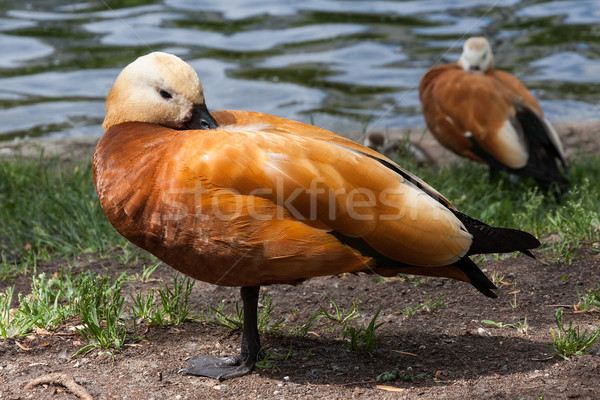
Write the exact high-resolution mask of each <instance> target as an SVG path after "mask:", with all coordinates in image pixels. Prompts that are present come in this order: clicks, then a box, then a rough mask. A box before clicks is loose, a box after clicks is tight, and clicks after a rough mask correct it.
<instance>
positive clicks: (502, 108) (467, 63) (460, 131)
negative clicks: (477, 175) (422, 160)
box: [419, 37, 569, 192]
mask: <svg viewBox="0 0 600 400" xmlns="http://www.w3.org/2000/svg"><path fill="white" fill-rule="evenodd" d="M492 63H493V55H492V50H491V48H490V45H489V43H488V41H487V40H486V39H485V38H482V37H473V38H470V39H468V40H467V41H466V42H465V44H464V48H463V53H462V55H461V57H460V59H459V61H458V62H457V63H454V64H444V65H438V66H436V67H433V68H431V69H430V70H429V71H427V73H426V74H425V75H424V76H423V78H422V79H421V83H420V86H419V97H420V99H421V105H422V109H423V115H424V117H425V122H426V124H427V127H428V128H429V130H430V131H431V133H432V134H433V135H434V136H435V138H436V139H437V140H438V141H439V142H440V143H441V144H442V145H444V146H445V147H447V148H448V149H450V150H452V151H453V152H455V153H456V154H458V155H461V156H464V157H468V158H471V159H473V160H475V161H479V162H482V163H486V164H488V165H489V166H490V172H492V173H494V172H495V171H496V170H506V171H508V172H510V173H513V174H516V175H521V176H526V177H532V178H534V179H535V180H536V181H537V183H538V184H539V186H540V187H541V188H542V189H544V190H549V189H550V190H554V191H557V192H564V191H565V190H566V189H567V188H568V186H569V181H568V180H567V178H566V177H565V176H564V175H563V173H562V172H561V168H560V167H559V163H560V164H561V165H562V168H564V169H565V170H566V162H565V156H564V152H563V148H562V145H561V142H560V138H559V137H558V134H557V133H556V131H555V130H554V129H553V128H552V125H551V124H550V122H548V120H547V119H546V118H545V117H544V113H543V112H542V109H541V108H540V105H539V104H538V102H537V100H536V99H535V97H533V95H532V94H531V92H529V91H528V90H527V88H526V87H525V86H524V85H523V84H522V83H521V82H520V81H519V80H518V79H517V78H515V77H514V76H512V75H510V74H508V73H506V72H503V71H499V70H495V69H492Z"/></svg>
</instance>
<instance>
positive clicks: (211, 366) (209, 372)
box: [180, 355, 255, 381]
mask: <svg viewBox="0 0 600 400" xmlns="http://www.w3.org/2000/svg"><path fill="white" fill-rule="evenodd" d="M187 361H188V362H189V363H190V366H189V367H187V368H184V369H182V370H181V371H180V373H182V374H185V375H195V376H207V377H209V378H214V379H218V380H219V381H222V380H225V379H231V378H237V377H240V376H244V375H247V374H249V373H250V372H252V370H253V369H254V364H255V360H252V359H251V358H250V357H246V358H245V359H244V357H242V356H241V355H239V356H233V357H215V356H209V355H206V356H197V357H190V358H189V359H188V360H187Z"/></svg>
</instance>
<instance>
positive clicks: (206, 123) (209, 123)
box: [185, 104, 219, 129]
mask: <svg viewBox="0 0 600 400" xmlns="http://www.w3.org/2000/svg"><path fill="white" fill-rule="evenodd" d="M218 126H219V125H218V124H217V121H215V119H214V118H213V117H212V115H210V113H209V112H208V108H206V104H199V105H195V106H194V108H193V109H192V116H191V117H190V119H189V120H187V121H186V122H185V127H186V128H187V129H216V128H218Z"/></svg>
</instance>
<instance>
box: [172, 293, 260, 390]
mask: <svg viewBox="0 0 600 400" xmlns="http://www.w3.org/2000/svg"><path fill="white" fill-rule="evenodd" d="M259 289H260V287H259V286H253V287H243V288H242V289H241V291H240V294H241V295H242V302H243V304H244V330H243V332H242V351H241V354H240V355H237V356H231V357H215V356H210V355H205V356H197V357H190V358H188V362H189V363H190V366H189V367H188V368H184V369H182V370H180V371H179V372H180V373H182V374H185V375H195V376H207V377H209V378H215V379H218V380H220V381H222V380H224V379H231V378H237V377H240V376H243V375H247V374H249V373H250V372H252V370H253V369H254V365H255V364H256V360H257V357H260V358H262V351H261V347H260V337H259V335H258V327H257V325H256V317H257V306H258V291H259Z"/></svg>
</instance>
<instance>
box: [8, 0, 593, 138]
mask: <svg viewBox="0 0 600 400" xmlns="http://www.w3.org/2000/svg"><path fill="white" fill-rule="evenodd" d="M474 35H484V36H486V37H488V39H489V40H490V42H491V44H492V47H493V49H494V53H495V65H496V66H497V67H498V68H501V69H505V70H507V71H509V72H511V73H513V74H515V75H517V76H518V77H520V78H521V79H522V80H523V81H524V82H525V83H526V85H527V86H528V87H529V88H530V89H531V90H532V91H533V92H534V94H535V95H536V96H537V97H538V99H539V100H540V101H541V104H542V107H543V108H544V110H545V112H546V114H547V115H548V117H549V119H550V120H551V121H574V120H597V119H600V106H599V104H600V1H598V0H594V1H592V0H581V1H550V2H543V1H519V0H503V1H499V0H494V1H486V0H461V1H456V0H428V1H371V0H363V1H361V0H353V1H350V0H302V1H294V0H164V1H144V0H100V1H93V0H92V1H88V2H72V1H61V0H54V1H47V0H36V1H24V0H3V1H2V2H1V3H0V122H1V123H0V140H11V139H14V138H22V137H39V136H62V137H65V136H88V135H89V136H100V135H101V134H102V128H101V126H100V125H101V122H102V120H103V117H104V100H103V99H104V98H105V96H106V94H107V93H108V90H109V89H110V87H111V85H112V83H113V82H114V79H115V78H116V76H117V74H118V73H119V71H120V70H121V69H122V68H123V67H124V66H125V65H127V64H128V63H129V62H131V61H133V60H134V59H135V58H136V57H137V56H140V55H143V54H146V53H148V52H150V51H156V50H160V51H167V52H171V53H174V54H177V55H179V56H180V57H182V58H183V59H185V60H186V61H189V62H190V64H191V65H192V66H193V67H194V68H195V69H196V71H197V72H198V75H199V76H200V79H201V80H202V81H203V84H204V88H205V94H206V98H207V104H208V106H209V108H210V109H213V110H218V109H241V110H254V111H262V112H266V113H271V114H275V115H279V116H282V117H287V118H293V119H297V120H301V121H304V122H312V123H314V124H316V125H319V126H321V127H324V128H327V129H331V130H334V131H336V132H338V133H340V134H343V135H347V136H351V137H353V138H355V139H356V138H357V137H356V135H357V134H360V133H361V132H364V131H367V130H372V129H378V130H385V129H393V128H401V127H408V126H422V125H424V122H423V119H422V117H421V114H420V106H419V99H418V93H417V86H418V82H419V79H420V77H421V76H422V75H423V73H424V72H425V71H426V70H427V69H428V68H429V67H431V66H433V65H435V64H437V63H443V62H454V61H456V60H457V59H458V56H459V54H460V51H461V47H462V44H463V42H464V40H465V38H467V37H469V36H474Z"/></svg>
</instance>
